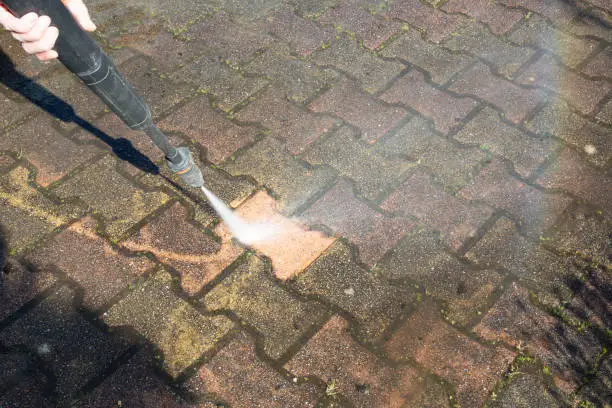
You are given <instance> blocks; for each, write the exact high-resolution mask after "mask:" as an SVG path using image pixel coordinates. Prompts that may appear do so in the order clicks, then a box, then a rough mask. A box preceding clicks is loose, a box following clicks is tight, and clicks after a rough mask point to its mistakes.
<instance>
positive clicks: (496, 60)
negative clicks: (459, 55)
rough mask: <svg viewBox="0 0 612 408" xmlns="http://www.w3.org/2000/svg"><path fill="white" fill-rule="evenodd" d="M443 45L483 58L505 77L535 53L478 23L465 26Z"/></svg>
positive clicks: (510, 74)
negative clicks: (504, 39)
mask: <svg viewBox="0 0 612 408" xmlns="http://www.w3.org/2000/svg"><path fill="white" fill-rule="evenodd" d="M443 45H444V47H446V48H449V49H451V50H453V51H463V52H467V53H469V54H472V55H475V56H477V57H480V58H482V59H483V60H485V61H487V62H488V63H489V64H491V65H493V67H494V68H495V70H496V71H497V72H499V73H500V74H502V75H504V76H505V77H509V76H512V74H514V73H515V72H516V71H517V70H518V69H519V68H520V67H521V65H523V64H524V63H525V62H527V61H528V60H529V59H530V58H531V57H532V56H533V55H534V54H535V51H534V50H531V49H529V48H527V47H518V46H516V45H513V44H511V43H509V42H507V41H503V40H502V39H500V38H499V37H497V36H495V35H493V34H491V32H490V31H489V30H488V29H487V28H486V27H485V26H484V25H482V24H478V23H474V24H470V25H466V26H463V27H462V28H461V29H459V30H458V31H457V32H456V33H453V34H452V35H451V36H449V37H448V38H446V39H445V40H444V41H443Z"/></svg>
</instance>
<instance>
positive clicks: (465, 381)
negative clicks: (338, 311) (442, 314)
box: [385, 301, 515, 407]
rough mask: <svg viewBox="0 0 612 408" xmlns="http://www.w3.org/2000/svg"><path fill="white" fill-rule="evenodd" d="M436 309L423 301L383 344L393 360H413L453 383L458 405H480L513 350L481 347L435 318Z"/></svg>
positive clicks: (503, 369) (511, 358)
mask: <svg viewBox="0 0 612 408" xmlns="http://www.w3.org/2000/svg"><path fill="white" fill-rule="evenodd" d="M438 313H439V311H438V308H437V307H436V305H435V304H433V303H432V302H429V301H428V302H424V303H423V304H422V305H421V307H420V308H419V310H418V311H417V313H415V314H414V315H412V316H411V317H410V318H409V319H408V320H406V322H405V323H404V324H403V325H402V326H401V327H400V328H399V329H398V330H397V331H396V332H395V333H394V334H393V336H392V337H391V339H390V340H389V341H388V342H387V343H386V344H385V351H386V352H387V353H388V354H389V356H390V357H391V358H392V359H394V360H399V361H403V360H404V361H405V360H407V359H414V361H416V362H417V363H419V364H421V365H423V366H425V367H427V368H428V369H430V370H432V371H433V372H434V373H436V374H437V375H439V376H440V377H442V378H444V379H445V380H446V381H448V382H450V383H451V384H453V385H454V386H455V388H456V390H457V400H458V402H459V403H460V404H461V405H462V406H466V407H476V406H481V405H482V403H483V402H484V400H485V399H486V397H487V396H488V394H489V393H490V392H491V391H492V389H493V387H494V385H495V383H496V382H497V380H499V379H500V377H501V375H502V374H503V372H504V371H505V370H506V368H507V366H508V365H509V363H510V362H511V361H512V360H513V358H514V356H515V353H513V352H511V351H508V350H507V349H505V348H502V347H485V346H483V345H481V344H480V343H477V342H475V341H474V340H472V339H471V338H470V337H467V336H466V335H465V334H463V333H461V332H460V331H458V330H456V329H454V328H452V327H450V326H449V325H448V324H446V323H445V322H444V321H442V320H440V319H438V318H437V314H438Z"/></svg>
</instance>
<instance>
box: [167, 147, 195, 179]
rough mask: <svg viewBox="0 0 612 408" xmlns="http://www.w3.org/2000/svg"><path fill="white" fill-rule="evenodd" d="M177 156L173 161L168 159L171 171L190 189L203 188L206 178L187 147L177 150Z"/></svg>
mask: <svg viewBox="0 0 612 408" xmlns="http://www.w3.org/2000/svg"><path fill="white" fill-rule="evenodd" d="M176 152H177V154H176V156H175V157H173V158H172V160H170V159H168V158H166V162H167V163H168V167H169V168H170V170H171V171H172V172H173V173H175V174H177V175H178V176H179V177H180V178H181V180H183V183H185V184H187V185H188V186H189V187H203V186H204V177H203V176H202V171H201V170H200V169H199V168H198V166H196V164H195V162H194V160H193V156H192V155H191V152H190V151H189V149H188V148H186V147H179V148H177V149H176Z"/></svg>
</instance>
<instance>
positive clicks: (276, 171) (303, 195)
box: [223, 137, 335, 213]
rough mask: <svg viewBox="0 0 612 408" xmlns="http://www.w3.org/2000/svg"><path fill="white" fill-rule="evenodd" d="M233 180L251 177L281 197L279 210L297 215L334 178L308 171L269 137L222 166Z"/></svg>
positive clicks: (319, 171) (321, 169)
mask: <svg viewBox="0 0 612 408" xmlns="http://www.w3.org/2000/svg"><path fill="white" fill-rule="evenodd" d="M223 168H224V169H225V170H227V171H228V172H229V173H230V174H232V175H233V176H238V175H250V176H252V177H254V178H255V179H256V180H257V182H258V183H260V184H262V185H265V186H266V187H268V188H270V189H271V190H272V191H273V192H274V193H275V194H277V195H278V196H279V197H280V200H279V201H280V202H279V209H280V210H281V211H283V212H284V213H292V212H295V211H296V210H297V209H298V208H299V207H301V206H303V205H304V204H305V203H306V202H307V201H308V199H309V198H310V197H311V196H312V195H314V194H316V193H317V192H318V191H319V190H321V189H323V188H324V187H325V186H326V185H327V184H329V183H330V182H331V181H332V180H333V178H334V177H335V175H334V173H333V171H332V170H331V169H329V168H326V167H315V168H312V167H308V166H306V164H305V163H304V162H301V161H299V160H296V159H295V158H293V157H292V156H291V155H290V154H289V152H288V151H287V150H286V148H285V146H284V145H283V144H282V143H281V142H279V141H278V140H276V139H274V138H271V137H268V138H266V139H264V140H262V141H261V142H259V143H257V144H256V145H255V146H253V147H251V148H250V149H249V150H247V151H246V152H245V153H244V154H243V155H241V156H239V157H237V158H236V159H235V160H231V161H228V162H227V163H225V164H224V165H223Z"/></svg>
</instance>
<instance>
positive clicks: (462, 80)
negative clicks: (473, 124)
mask: <svg viewBox="0 0 612 408" xmlns="http://www.w3.org/2000/svg"><path fill="white" fill-rule="evenodd" d="M449 89H450V90H451V91H454V92H458V93H463V94H469V95H473V96H476V97H478V98H482V99H483V100H485V101H487V102H489V103H490V104H492V105H494V106H496V107H498V108H500V109H501V110H502V111H503V112H504V114H505V115H506V117H507V118H508V119H510V120H511V121H512V122H514V123H518V122H520V121H522V120H523V119H525V116H527V115H528V114H529V113H530V112H531V111H532V110H534V109H535V107H536V106H538V104H540V103H541V102H542V101H543V100H545V96H544V95H543V93H542V92H540V91H538V90H536V89H525V88H522V87H520V86H518V85H516V84H514V83H512V82H510V81H507V80H505V79H502V78H500V77H498V76H495V75H493V73H492V72H491V70H490V69H489V67H487V66H486V65H485V64H483V63H480V62H479V63H477V64H475V65H473V66H472V67H470V68H469V69H468V70H467V71H464V72H463V73H462V74H461V75H459V76H458V77H457V79H456V80H455V81H453V83H452V84H451V86H450V87H449Z"/></svg>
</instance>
